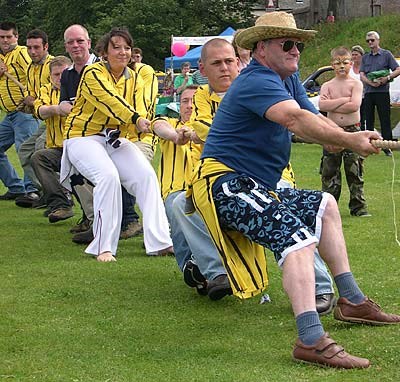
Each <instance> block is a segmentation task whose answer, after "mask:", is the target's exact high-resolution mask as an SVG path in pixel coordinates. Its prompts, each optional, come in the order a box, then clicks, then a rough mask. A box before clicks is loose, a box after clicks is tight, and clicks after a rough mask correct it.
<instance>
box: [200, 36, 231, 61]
mask: <svg viewBox="0 0 400 382" xmlns="http://www.w3.org/2000/svg"><path fill="white" fill-rule="evenodd" d="M225 47H229V48H231V49H232V51H233V53H234V54H235V50H234V49H233V46H232V44H231V43H230V42H229V41H227V40H224V39H223V38H213V39H211V40H208V41H207V42H206V43H205V44H204V45H203V48H202V50H201V61H202V62H205V61H206V60H207V58H208V52H209V50H210V48H225Z"/></svg>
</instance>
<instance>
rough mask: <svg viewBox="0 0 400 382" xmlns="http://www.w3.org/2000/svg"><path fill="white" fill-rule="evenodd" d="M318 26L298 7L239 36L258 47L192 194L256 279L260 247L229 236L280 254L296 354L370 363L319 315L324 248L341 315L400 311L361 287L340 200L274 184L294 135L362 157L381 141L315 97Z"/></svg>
mask: <svg viewBox="0 0 400 382" xmlns="http://www.w3.org/2000/svg"><path fill="white" fill-rule="evenodd" d="M315 33H316V32H315V31H312V30H301V29H298V28H297V26H296V22H295V20H294V17H293V16H292V15H290V14H287V13H284V12H271V13H267V14H265V15H263V16H261V17H260V18H258V19H257V21H256V25H255V26H254V27H251V28H247V29H245V30H243V31H241V32H240V33H239V34H238V36H237V43H238V45H239V46H241V47H243V48H245V49H251V50H252V51H253V55H252V57H253V60H252V62H251V63H250V64H249V66H248V67H247V68H245V69H243V70H242V72H241V73H240V75H239V76H238V77H237V78H236V80H235V81H234V82H233V83H232V85H231V86H230V88H229V90H228V91H227V93H226V94H225V96H224V99H223V100H222V102H221V104H220V106H219V108H218V111H217V113H216V116H215V118H214V121H213V123H212V126H211V129H210V131H209V134H208V137H207V141H206V143H205V147H204V151H203V155H202V160H201V161H200V164H199V167H198V168H197V169H196V170H195V172H194V176H193V195H192V198H193V202H194V205H195V207H196V208H197V209H198V210H199V212H200V213H201V215H202V217H203V218H204V220H205V222H206V224H207V227H208V229H209V231H210V233H211V235H212V237H213V240H214V242H215V243H218V250H219V251H220V255H221V256H222V257H223V258H224V259H225V261H226V262H230V258H233V259H234V261H241V262H243V263H244V264H246V265H248V266H247V267H246V268H247V269H248V270H251V273H252V274H251V280H253V283H254V285H257V284H262V277H263V276H262V275H263V271H262V270H261V269H259V267H258V266H257V265H260V264H263V263H262V261H261V259H260V258H259V257H257V256H259V253H258V252H257V253H256V252H255V251H254V252H252V251H251V248H250V247H249V250H248V251H247V252H245V253H241V256H240V257H239V256H237V253H232V252H234V251H232V250H231V252H230V251H229V250H226V249H227V248H232V245H231V246H226V245H224V240H225V241H226V239H227V238H228V239H229V240H230V241H231V242H232V241H235V240H238V238H237V236H233V234H232V233H237V234H239V233H241V234H242V237H243V238H244V239H249V240H251V241H253V242H256V243H258V244H260V245H262V246H264V247H266V248H268V249H270V250H271V251H272V252H273V253H274V255H275V258H276V261H277V262H278V264H279V265H280V266H281V267H282V270H283V286H284V289H285V291H286V292H287V294H288V296H289V299H290V301H291V304H292V308H293V311H294V314H295V317H296V325H297V329H298V336H299V338H298V339H297V341H296V345H295V347H294V350H293V358H294V360H296V361H301V362H308V363H315V364H322V365H327V366H330V367H338V368H347V369H352V368H367V367H368V366H369V364H370V363H369V360H367V359H364V358H359V357H355V356H352V355H350V354H348V353H346V352H345V351H344V350H343V348H342V347H341V346H339V345H337V343H336V342H335V341H334V340H333V339H332V338H330V336H329V334H328V333H325V331H324V329H323V327H322V324H321V322H320V320H319V317H318V314H317V312H316V308H315V298H314V270H313V256H314V250H315V248H316V246H318V249H319V251H320V254H321V256H322V257H323V259H324V260H325V261H326V263H327V264H328V266H329V268H330V270H331V272H332V274H333V276H334V279H335V283H336V285H337V288H338V291H339V295H340V298H339V300H338V303H337V307H336V308H335V311H334V315H335V318H336V319H338V320H341V321H346V322H356V323H366V324H372V325H383V324H396V323H400V316H398V315H394V314H386V313H384V312H383V311H382V310H381V308H380V307H379V306H378V305H377V304H375V303H374V302H373V301H371V300H370V299H369V298H367V297H366V296H365V295H364V294H363V292H362V291H361V290H360V288H359V287H358V285H357V283H356V281H355V279H354V277H353V275H352V273H351V270H350V266H349V261H348V257H347V252H346V245H345V241H344V236H343V232H342V226H341V219H340V214H339V210H338V206H337V203H336V201H335V199H334V198H333V197H332V196H331V195H329V194H327V193H322V192H320V191H305V190H299V189H280V190H275V185H276V184H277V182H278V180H279V178H280V175H281V173H282V170H283V168H284V167H285V166H286V165H287V164H288V161H289V156H290V144H291V139H290V138H291V132H293V133H295V134H296V135H298V136H300V137H302V138H304V139H306V140H309V141H312V142H316V143H320V144H323V145H325V147H327V148H329V149H330V150H341V149H342V148H343V147H346V148H349V149H351V150H354V151H356V152H358V153H360V154H361V155H364V156H367V155H369V154H372V153H377V152H378V150H377V149H376V148H375V147H374V146H373V145H372V144H371V140H372V139H379V138H380V136H379V134H378V133H376V132H372V131H361V132H356V133H347V132H345V131H344V130H343V129H340V128H338V126H337V125H336V124H335V123H333V122H332V121H330V120H328V119H327V118H325V117H323V116H322V115H320V114H318V112H317V110H315V109H314V108H313V106H312V105H311V104H310V102H309V101H308V99H307V96H306V94H305V91H304V89H303V87H302V86H301V83H300V81H299V78H298V74H297V70H298V62H299V58H300V52H301V51H302V50H303V48H304V41H306V40H309V39H310V38H312V37H313V36H314V34H315ZM224 234H225V236H224ZM233 248H236V247H235V246H233ZM234 261H232V263H233V262H234ZM264 264H265V262H264ZM232 266H234V264H233V265H232ZM246 276H247V275H246ZM229 279H230V281H231V284H232V288H233V289H234V288H235V285H234V282H235V280H234V279H232V278H231V275H229Z"/></svg>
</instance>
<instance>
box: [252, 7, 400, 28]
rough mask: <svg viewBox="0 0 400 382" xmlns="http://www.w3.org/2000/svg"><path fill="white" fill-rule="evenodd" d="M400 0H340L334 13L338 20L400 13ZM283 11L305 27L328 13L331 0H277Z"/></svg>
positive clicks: (259, 11) (261, 10)
mask: <svg viewBox="0 0 400 382" xmlns="http://www.w3.org/2000/svg"><path fill="white" fill-rule="evenodd" d="M399 3H400V1H399V0H339V1H338V9H337V11H336V12H335V13H334V16H335V18H336V20H344V19H352V18H355V17H368V16H379V15H381V14H382V15H383V14H388V13H400V4H399ZM266 4H268V0H267V1H260V5H259V6H257V7H255V9H254V14H255V15H256V16H260V15H261V14H263V13H264V12H265V6H266ZM275 4H277V5H279V9H280V10H282V11H289V12H292V13H293V14H294V15H295V17H296V22H297V24H298V26H299V27H301V28H305V27H310V26H311V25H313V24H316V23H317V22H318V20H319V19H320V18H321V19H322V20H325V19H326V16H327V15H328V11H329V9H328V5H329V0H303V2H302V3H299V2H296V0H278V1H276V0H275Z"/></svg>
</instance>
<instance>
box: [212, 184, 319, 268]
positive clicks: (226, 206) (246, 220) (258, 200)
mask: <svg viewBox="0 0 400 382" xmlns="http://www.w3.org/2000/svg"><path fill="white" fill-rule="evenodd" d="M213 195H214V203H215V206H216V209H217V215H218V220H219V223H220V226H221V228H222V229H223V230H235V231H239V232H241V233H242V234H243V235H244V236H245V237H247V238H248V239H250V240H252V241H255V242H256V243H258V244H260V245H262V246H264V247H266V248H268V249H270V250H271V251H272V252H273V253H274V255H275V259H276V261H277V263H278V264H279V265H280V266H281V265H282V264H283V261H284V259H285V257H286V256H287V254H289V253H290V252H293V251H295V250H298V249H300V248H303V247H305V246H308V245H310V244H312V243H317V242H318V240H319V237H320V231H321V217H322V214H323V212H324V208H325V204H326V197H325V196H324V194H323V193H322V192H320V191H313V190H299V189H292V188H282V189H279V190H276V191H273V192H271V191H268V189H266V188H265V187H264V186H263V185H262V184H258V183H257V182H256V181H254V180H253V179H251V178H249V177H247V176H238V177H236V178H234V179H230V180H228V181H226V182H223V183H222V184H221V185H220V186H219V187H215V189H214V190H213Z"/></svg>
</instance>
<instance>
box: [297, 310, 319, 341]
mask: <svg viewBox="0 0 400 382" xmlns="http://www.w3.org/2000/svg"><path fill="white" fill-rule="evenodd" d="M296 325H297V331H298V333H299V338H300V340H301V342H303V344H304V345H313V344H315V343H316V342H317V341H318V339H319V338H321V337H322V336H323V335H324V333H325V332H324V328H323V327H322V324H321V321H320V320H319V316H318V313H317V312H316V311H315V310H312V311H309V312H304V313H301V314H299V315H298V316H297V317H296Z"/></svg>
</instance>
